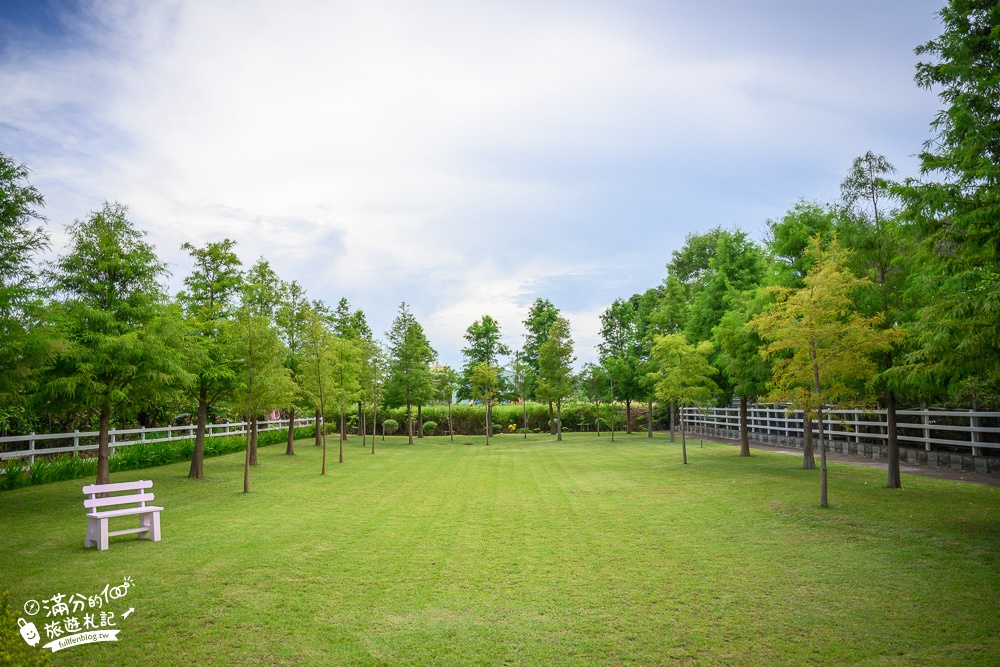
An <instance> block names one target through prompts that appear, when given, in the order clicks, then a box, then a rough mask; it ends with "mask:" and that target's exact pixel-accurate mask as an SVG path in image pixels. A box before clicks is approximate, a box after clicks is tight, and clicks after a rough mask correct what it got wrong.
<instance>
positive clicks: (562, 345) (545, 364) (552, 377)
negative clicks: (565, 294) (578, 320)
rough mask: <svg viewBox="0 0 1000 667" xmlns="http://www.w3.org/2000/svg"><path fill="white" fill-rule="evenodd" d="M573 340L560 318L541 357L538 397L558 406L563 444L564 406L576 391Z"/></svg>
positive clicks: (566, 323) (558, 428) (559, 435)
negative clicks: (564, 400)
mask: <svg viewBox="0 0 1000 667" xmlns="http://www.w3.org/2000/svg"><path fill="white" fill-rule="evenodd" d="M574 361H576V357H575V356H573V339H572V338H571V337H570V330H569V321H568V320H567V319H566V318H563V317H560V318H559V319H557V320H556V321H555V323H554V324H553V325H552V327H551V328H549V335H548V338H547V340H546V341H545V342H544V343H543V344H542V347H541V350H539V356H538V386H537V388H536V393H537V394H538V395H539V396H541V397H542V398H543V399H544V400H546V401H552V402H554V403H555V404H556V440H557V441H562V402H563V399H565V398H567V397H569V396H570V395H571V394H572V393H573V390H574V389H575V383H574V382H573V362H574Z"/></svg>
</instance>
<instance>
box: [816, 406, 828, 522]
mask: <svg viewBox="0 0 1000 667" xmlns="http://www.w3.org/2000/svg"><path fill="white" fill-rule="evenodd" d="M816 428H817V431H816V433H817V435H818V437H819V506H820V507H829V506H830V505H829V503H827V500H826V445H825V443H824V442H823V408H820V409H819V412H818V413H817V415H816Z"/></svg>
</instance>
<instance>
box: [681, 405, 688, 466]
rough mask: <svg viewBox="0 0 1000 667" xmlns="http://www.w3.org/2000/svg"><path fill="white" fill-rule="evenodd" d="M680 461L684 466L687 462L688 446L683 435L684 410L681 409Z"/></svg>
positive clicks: (685, 436)
mask: <svg viewBox="0 0 1000 667" xmlns="http://www.w3.org/2000/svg"><path fill="white" fill-rule="evenodd" d="M680 426H681V459H682V461H683V462H684V465H687V462H688V445H687V435H686V434H685V433H684V410H683V409H681V424H680Z"/></svg>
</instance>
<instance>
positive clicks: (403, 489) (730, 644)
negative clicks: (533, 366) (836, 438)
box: [0, 434, 1000, 666]
mask: <svg viewBox="0 0 1000 667" xmlns="http://www.w3.org/2000/svg"><path fill="white" fill-rule="evenodd" d="M379 445H380V447H379V451H378V453H377V454H376V455H375V456H372V455H371V454H370V453H368V452H367V451H366V450H364V449H362V448H361V447H360V443H359V442H358V440H357V439H353V440H352V441H351V442H350V444H349V445H348V446H347V449H346V453H345V459H346V462H345V463H344V464H343V465H340V464H338V463H337V462H336V460H337V459H336V449H335V448H332V450H331V452H330V461H331V462H330V463H329V464H328V465H329V473H328V474H327V476H326V477H321V476H320V475H319V469H320V458H319V451H318V449H317V448H315V447H313V446H312V445H311V443H309V442H306V441H302V442H299V443H298V446H297V454H296V455H295V456H294V457H287V456H285V455H284V447H283V446H271V447H267V448H264V449H262V450H261V452H260V461H261V465H260V466H258V467H257V468H255V469H254V470H253V471H252V479H251V486H252V493H251V494H249V495H244V494H243V493H241V490H242V467H243V457H242V455H228V456H222V457H218V458H213V459H208V460H206V461H205V472H206V476H207V477H206V479H204V480H199V481H195V480H189V479H187V478H186V476H185V475H186V473H187V469H188V466H187V464H176V465H170V466H165V467H161V468H153V469H148V470H140V471H135V472H130V473H119V474H116V475H115V476H114V477H113V479H112V481H127V480H135V479H152V480H153V481H154V487H153V491H154V492H155V494H156V496H157V501H158V503H160V504H162V505H163V506H164V507H165V508H166V509H165V511H164V512H163V515H162V524H163V541H162V542H160V543H159V544H153V543H149V542H146V541H144V540H135V539H134V538H133V537H131V536H126V537H119V538H112V544H111V548H110V550H109V551H106V552H97V551H96V550H93V549H89V550H85V549H84V548H83V538H84V532H85V524H86V521H85V519H84V508H83V506H82V500H83V495H82V494H81V493H80V488H81V487H82V486H83V484H85V483H88V482H89V480H83V481H72V482H60V483H55V484H49V485H43V486H38V487H29V488H24V489H18V490H16V491H10V492H5V493H2V494H0V568H2V569H0V588H8V589H10V590H11V592H12V596H11V603H12V604H13V605H14V606H15V610H17V611H18V612H20V609H21V605H23V604H24V603H25V602H26V601H27V600H29V599H37V600H39V601H42V600H43V599H46V598H50V596H52V595H55V594H58V593H64V594H66V595H70V594H73V593H83V594H84V595H88V596H90V595H94V594H96V593H98V592H100V591H101V590H102V589H103V588H104V586H105V584H109V583H110V584H111V585H112V586H116V585H119V584H121V583H122V581H123V580H124V578H125V577H131V578H132V581H133V582H134V586H133V587H131V588H130V589H129V590H128V593H127V596H126V597H124V598H121V599H118V600H112V601H110V602H109V603H108V604H107V605H105V607H104V608H105V610H109V611H114V612H115V613H116V614H117V616H116V620H117V626H116V627H117V628H118V629H120V631H121V632H120V635H119V640H120V641H118V642H117V643H105V644H91V645H86V646H75V647H72V648H68V649H65V650H63V651H60V652H58V653H55V654H53V655H52V663H53V664H55V665H111V664H114V665H204V666H207V665H216V664H219V665H223V664H229V665H235V664H242V665H268V666H270V665H299V664H308V665H340V664H344V665H353V664H359V665H360V664H366V665H367V664H412V665H426V664H481V665H494V664H538V665H550V664H579V665H591V664H609V665H615V664H636V665H656V664H668V665H669V664H677V665H767V666H770V665H803V664H817V665H833V664H860V665H997V664H1000V638H998V634H997V633H998V628H1000V489H998V488H989V487H979V486H973V485H969V484H962V483H957V482H950V481H942V480H935V479H929V478H920V477H914V476H904V484H905V486H906V488H905V489H903V490H902V491H891V490H888V489H885V488H884V483H885V474H884V473H883V472H880V471H877V470H871V469H867V468H859V467H850V466H845V465H838V464H832V465H831V471H830V501H831V504H832V507H831V508H829V509H821V508H819V507H818V506H817V505H818V496H819V489H818V484H819V481H818V480H819V478H818V475H819V472H818V471H816V470H813V471H804V470H801V469H800V468H799V465H800V460H799V459H798V458H797V457H793V456H789V455H784V454H778V453H765V452H756V451H755V452H754V456H753V457H751V458H750V459H740V458H739V457H738V455H737V454H738V449H737V448H736V447H733V446H731V445H722V444H714V443H706V444H705V447H704V448H703V449H702V448H699V447H698V443H697V440H695V441H694V442H693V443H691V442H690V441H689V445H690V446H689V450H688V452H689V461H690V462H691V463H690V465H687V466H684V465H681V463H680V443H679V442H677V443H670V442H669V441H668V440H667V438H666V436H665V435H662V434H657V436H656V438H654V439H653V440H652V441H650V440H647V439H646V438H645V436H644V435H642V436H639V435H636V436H633V437H630V438H626V437H624V436H622V437H620V438H618V442H616V443H615V444H612V443H611V442H610V439H609V438H608V437H607V434H605V435H604V436H603V437H601V438H600V439H598V438H596V437H594V436H593V435H592V434H591V435H585V434H570V435H568V436H567V438H566V441H565V442H563V443H556V442H554V439H551V438H548V437H547V436H538V435H536V436H529V440H528V441H527V443H525V442H524V441H523V440H521V439H520V436H511V435H504V436H500V437H498V438H495V439H494V440H493V441H492V444H491V445H490V446H489V447H485V446H483V441H482V439H481V438H478V439H470V438H467V437H466V438H460V439H456V441H455V443H454V444H451V443H449V442H448V440H447V438H425V439H424V440H423V441H421V442H420V444H417V445H413V446H408V445H406V444H405V440H404V439H403V438H398V437H397V438H390V439H389V441H387V442H386V443H385V444H383V443H379ZM129 607H131V608H134V610H135V611H134V612H133V613H132V615H130V616H129V617H128V618H124V619H123V618H121V613H123V612H124V611H125V610H126V609H127V608H129ZM44 614H45V612H44V611H43V612H41V613H40V614H39V615H38V616H35V617H34V620H35V622H36V624H37V625H38V626H39V630H40V631H42V624H43V623H44V622H45V619H44ZM46 641H48V639H47V638H46V637H45V636H44V632H43V638H42V643H45V642H46Z"/></svg>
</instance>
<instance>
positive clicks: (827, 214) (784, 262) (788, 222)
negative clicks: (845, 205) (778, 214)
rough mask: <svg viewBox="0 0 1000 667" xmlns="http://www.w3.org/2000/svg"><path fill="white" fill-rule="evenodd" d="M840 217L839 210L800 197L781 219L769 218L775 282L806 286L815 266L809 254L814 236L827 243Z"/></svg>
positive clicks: (783, 285) (792, 285) (784, 285)
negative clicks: (804, 283) (805, 279)
mask: <svg viewBox="0 0 1000 667" xmlns="http://www.w3.org/2000/svg"><path fill="white" fill-rule="evenodd" d="M836 221H837V212H836V210H834V209H832V208H830V207H826V206H822V205H820V204H817V203H815V202H807V201H799V202H798V203H796V204H795V206H794V207H792V209H791V210H790V211H788V212H787V213H785V215H784V217H783V218H782V219H781V220H768V221H767V226H768V232H769V234H770V240H769V242H768V249H769V250H770V251H771V254H772V256H773V257H774V260H775V261H774V263H773V264H772V271H773V275H772V276H771V283H772V284H775V285H780V286H782V287H796V288H797V287H802V280H803V278H805V275H806V273H807V272H808V271H809V268H810V267H811V266H812V262H813V260H812V257H811V255H809V254H808V252H807V251H808V250H809V246H810V243H811V239H814V238H817V237H818V238H819V240H820V245H821V246H822V247H824V248H825V247H826V245H827V243H829V241H830V239H831V238H832V235H833V229H834V227H835V224H836Z"/></svg>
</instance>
